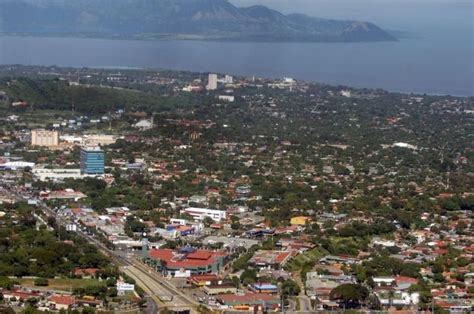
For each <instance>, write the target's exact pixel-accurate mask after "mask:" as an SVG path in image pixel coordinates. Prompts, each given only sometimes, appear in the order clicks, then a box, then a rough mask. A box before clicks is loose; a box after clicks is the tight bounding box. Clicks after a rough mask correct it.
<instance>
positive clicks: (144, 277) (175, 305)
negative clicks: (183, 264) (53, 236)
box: [3, 186, 199, 313]
mask: <svg viewBox="0 0 474 314" xmlns="http://www.w3.org/2000/svg"><path fill="white" fill-rule="evenodd" d="M3 187H4V189H6V190H8V191H9V192H10V193H11V194H12V195H14V196H16V197H17V198H18V199H20V200H23V201H27V200H28V197H26V196H23V195H21V194H19V193H17V192H16V191H13V190H11V189H10V187H8V186H3ZM37 206H38V208H39V209H41V211H42V212H43V214H44V215H45V216H46V217H49V216H51V217H55V218H56V223H57V224H58V225H60V226H62V227H65V226H66V225H67V224H68V221H66V220H65V219H64V217H61V216H58V215H57V214H56V212H55V211H53V210H52V209H51V208H49V207H48V206H47V205H46V204H44V203H43V202H39V203H38V205H37ZM76 233H77V234H78V235H80V236H82V237H83V238H85V239H86V240H88V241H89V243H91V244H94V245H95V246H96V247H97V248H98V249H99V250H100V251H101V252H102V253H104V254H105V255H107V256H109V257H110V259H111V260H112V261H113V262H114V263H115V264H116V265H117V266H118V267H119V268H120V270H122V271H123V272H124V273H125V274H127V275H128V276H130V278H132V279H134V280H135V282H136V283H137V284H138V285H139V286H140V287H141V288H142V289H143V291H145V292H146V293H147V294H148V296H149V300H150V299H151V300H153V302H154V303H155V305H154V306H153V305H152V306H151V308H169V309H173V310H175V311H189V312H190V313H197V311H196V307H197V306H199V303H198V302H197V301H196V300H194V299H191V298H190V297H188V296H186V295H185V294H184V293H182V292H181V291H179V290H178V289H177V288H176V287H175V286H173V285H172V284H171V283H169V282H167V281H166V278H164V277H162V276H161V275H159V274H157V273H156V272H155V271H154V270H152V269H151V268H149V267H148V266H146V265H145V264H143V263H141V262H140V261H137V260H134V259H131V260H129V259H127V258H124V257H123V256H122V255H120V254H119V253H117V252H115V251H113V250H110V249H109V248H107V247H106V246H105V245H104V244H103V243H102V242H100V241H99V240H97V239H95V238H94V237H92V236H90V235H88V234H86V233H84V232H82V231H80V230H78V231H77V232H76ZM163 295H167V296H170V295H171V296H173V299H172V300H171V301H162V300H161V299H160V296H163ZM149 307H150V306H149Z"/></svg>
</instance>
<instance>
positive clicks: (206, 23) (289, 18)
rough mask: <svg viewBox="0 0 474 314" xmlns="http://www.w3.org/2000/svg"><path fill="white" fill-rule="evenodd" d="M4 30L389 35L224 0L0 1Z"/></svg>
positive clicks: (262, 36) (185, 35) (355, 38)
mask: <svg viewBox="0 0 474 314" xmlns="http://www.w3.org/2000/svg"><path fill="white" fill-rule="evenodd" d="M0 32H1V33H3V34H27V35H59V36H90V37H115V38H136V39H162V38H181V39H211V40H234V41H310V42H359V41H393V40H396V38H395V37H394V36H392V35H391V34H389V33H388V32H386V31H384V30H382V29H381V28H380V27H378V26H377V25H374V24H372V23H369V22H363V21H341V20H330V19H322V18H315V17H310V16H307V15H304V14H288V15H285V14H282V13H280V12H278V11H275V10H272V9H270V8H268V7H265V6H260V5H256V6H252V7H245V8H238V7H236V6H234V5H233V4H232V3H230V2H229V1H228V0H0Z"/></svg>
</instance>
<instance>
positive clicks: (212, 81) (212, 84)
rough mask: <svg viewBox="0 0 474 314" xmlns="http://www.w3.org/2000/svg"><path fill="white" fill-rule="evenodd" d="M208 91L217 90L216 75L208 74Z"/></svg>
mask: <svg viewBox="0 0 474 314" xmlns="http://www.w3.org/2000/svg"><path fill="white" fill-rule="evenodd" d="M207 89H208V90H216V89H217V74H212V73H211V74H209V79H208V83H207Z"/></svg>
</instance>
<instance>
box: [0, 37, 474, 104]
mask: <svg viewBox="0 0 474 314" xmlns="http://www.w3.org/2000/svg"><path fill="white" fill-rule="evenodd" d="M471 35H472V33H471ZM473 45H474V44H473V41H472V36H471V40H469V37H467V38H466V39H463V38H459V36H457V37H456V36H452V37H450V36H445V37H443V39H442V40H439V38H436V37H429V36H426V37H411V38H402V39H401V40H400V41H399V42H374V43H244V42H208V41H134V40H107V39H89V38H40V37H8V36H4V37H0V64H25V65H57V66H72V67H120V68H121V67H137V68H156V69H173V70H189V71H197V72H219V73H228V74H234V75H247V76H252V75H255V76H257V77H284V76H288V77H293V78H296V79H303V80H308V81H316V82H321V83H328V84H337V85H348V86H353V87H370V88H383V89H387V90H389V91H401V92H415V93H428V94H451V95H460V96H466V95H474V59H473V58H474V57H473V56H474V51H473Z"/></svg>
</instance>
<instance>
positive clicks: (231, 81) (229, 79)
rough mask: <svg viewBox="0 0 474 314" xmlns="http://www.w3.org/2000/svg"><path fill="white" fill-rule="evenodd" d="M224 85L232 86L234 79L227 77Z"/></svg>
mask: <svg viewBox="0 0 474 314" xmlns="http://www.w3.org/2000/svg"><path fill="white" fill-rule="evenodd" d="M224 83H226V84H232V83H234V78H233V77H232V76H231V75H226V76H225V77H224Z"/></svg>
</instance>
